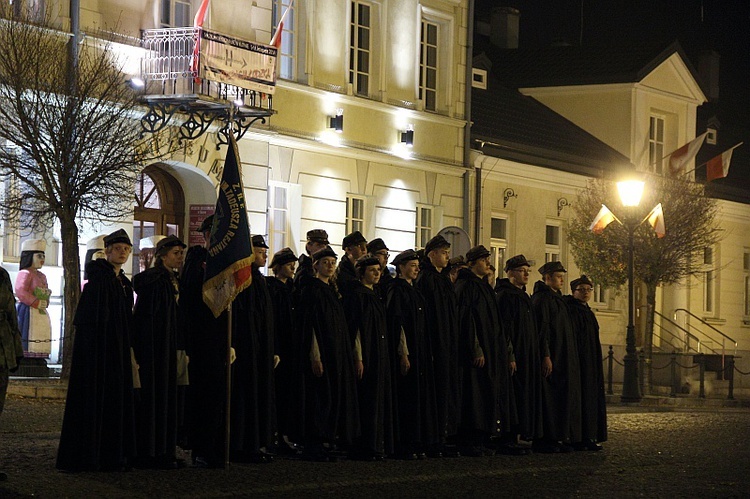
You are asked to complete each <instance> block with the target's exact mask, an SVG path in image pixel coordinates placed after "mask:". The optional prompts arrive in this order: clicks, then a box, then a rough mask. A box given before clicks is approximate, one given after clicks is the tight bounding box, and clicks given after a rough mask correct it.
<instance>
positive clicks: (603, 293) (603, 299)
mask: <svg viewBox="0 0 750 499" xmlns="http://www.w3.org/2000/svg"><path fill="white" fill-rule="evenodd" d="M592 301H593V302H594V305H595V306H596V307H597V308H607V307H608V306H609V288H605V287H604V286H602V285H601V284H594V291H593V296H592Z"/></svg>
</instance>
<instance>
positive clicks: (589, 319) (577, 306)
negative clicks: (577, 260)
mask: <svg viewBox="0 0 750 499" xmlns="http://www.w3.org/2000/svg"><path fill="white" fill-rule="evenodd" d="M570 289H571V291H572V292H573V295H572V296H565V297H564V298H563V299H564V300H565V304H566V305H567V306H568V312H569V314H570V320H571V321H572V322H573V331H574V332H575V336H576V343H577V345H578V361H579V365H580V366H581V440H580V441H578V442H573V447H575V448H576V450H592V451H598V450H602V446H601V444H600V443H599V442H606V441H607V404H606V397H605V395H604V366H603V365H602V344H601V342H600V341H599V322H598V321H597V320H596V315H594V312H593V311H592V310H591V307H589V304H588V301H589V300H590V299H591V294H592V292H593V291H594V284H593V283H592V282H591V280H590V279H589V278H588V277H586V276H585V275H583V276H581V277H579V278H578V279H575V280H573V281H572V282H571V283H570Z"/></svg>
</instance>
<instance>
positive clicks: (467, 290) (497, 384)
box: [456, 245, 516, 456]
mask: <svg viewBox="0 0 750 499" xmlns="http://www.w3.org/2000/svg"><path fill="white" fill-rule="evenodd" d="M489 256H490V252H489V251H488V250H487V248H485V247H484V246H482V245H479V246H475V247H474V248H472V249H470V250H469V251H468V252H467V253H466V262H467V265H468V267H467V268H465V269H461V270H460V271H459V272H458V279H457V280H456V295H457V297H458V310H459V321H460V324H461V338H460V345H459V356H460V357H459V358H460V359H461V362H462V366H463V370H464V373H463V387H462V400H461V433H460V436H461V441H462V444H463V448H464V451H463V452H465V453H467V454H468V455H471V456H480V455H484V454H488V453H494V451H492V450H491V445H490V439H491V438H493V437H500V436H501V434H502V433H503V432H510V430H511V426H512V425H513V424H515V420H516V417H515V410H514V408H515V404H512V403H511V397H512V391H511V387H510V375H511V374H512V373H513V372H514V371H515V359H514V358H513V356H512V355H513V353H512V347H511V345H510V343H509V342H508V339H507V338H506V337H505V335H504V334H503V329H502V323H501V322H500V316H499V313H498V310H497V304H496V301H495V294H494V292H493V291H492V288H491V287H490V285H489V284H487V282H486V281H485V280H484V276H485V275H487V268H488V267H489ZM463 452H462V453H463Z"/></svg>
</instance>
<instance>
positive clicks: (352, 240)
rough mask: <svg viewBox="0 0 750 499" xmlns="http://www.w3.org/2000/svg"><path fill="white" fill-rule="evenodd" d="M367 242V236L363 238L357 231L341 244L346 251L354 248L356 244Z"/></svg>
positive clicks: (345, 238)
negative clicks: (351, 247) (350, 247)
mask: <svg viewBox="0 0 750 499" xmlns="http://www.w3.org/2000/svg"><path fill="white" fill-rule="evenodd" d="M366 242H367V239H365V236H363V235H362V233H361V232H360V231H358V230H355V231H354V232H352V233H351V234H349V235H348V236H346V237H344V240H343V242H342V243H341V247H342V248H344V249H346V248H348V247H349V246H354V245H355V244H361V243H366Z"/></svg>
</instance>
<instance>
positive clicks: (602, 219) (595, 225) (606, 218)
mask: <svg viewBox="0 0 750 499" xmlns="http://www.w3.org/2000/svg"><path fill="white" fill-rule="evenodd" d="M615 220H617V217H616V216H615V214H614V213H612V212H611V211H609V208H607V207H606V206H604V205H602V208H601V209H600V210H599V213H597V214H596V217H595V218H594V221H593V222H591V227H589V230H591V231H592V232H593V233H594V234H601V233H602V232H604V229H605V228H606V227H607V225H609V224H611V223H612V222H614V221H615Z"/></svg>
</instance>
